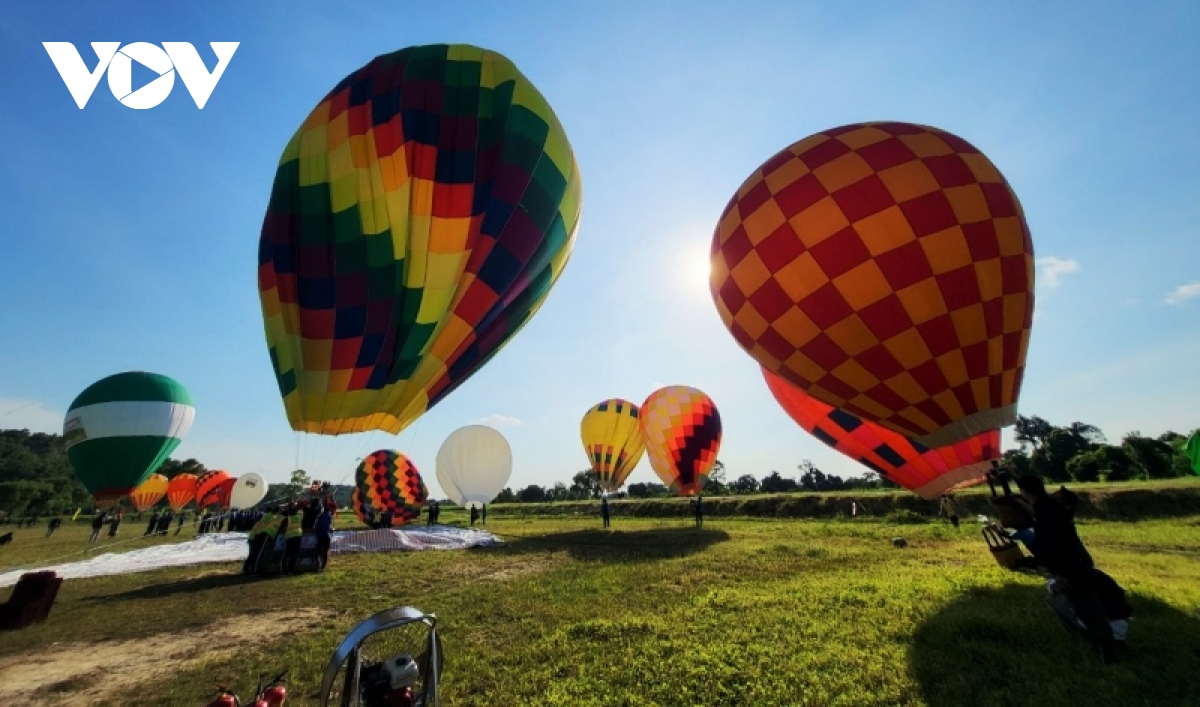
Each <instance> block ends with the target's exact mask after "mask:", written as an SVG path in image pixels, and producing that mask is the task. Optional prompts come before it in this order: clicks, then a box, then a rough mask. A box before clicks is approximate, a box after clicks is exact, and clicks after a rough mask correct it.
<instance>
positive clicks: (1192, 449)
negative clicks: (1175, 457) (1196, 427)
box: [1183, 431, 1200, 476]
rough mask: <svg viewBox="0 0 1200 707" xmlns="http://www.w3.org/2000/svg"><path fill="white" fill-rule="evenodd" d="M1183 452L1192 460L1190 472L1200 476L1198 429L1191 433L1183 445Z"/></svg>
mask: <svg viewBox="0 0 1200 707" xmlns="http://www.w3.org/2000/svg"><path fill="white" fill-rule="evenodd" d="M1183 453H1184V454H1186V455H1187V458H1188V460H1189V461H1191V462H1192V473H1194V474H1196V475H1197V476H1200V431H1196V432H1193V433H1192V436H1191V437H1188V440H1187V442H1186V443H1184V445H1183Z"/></svg>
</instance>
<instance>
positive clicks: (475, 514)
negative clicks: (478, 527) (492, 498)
mask: <svg viewBox="0 0 1200 707" xmlns="http://www.w3.org/2000/svg"><path fill="white" fill-rule="evenodd" d="M477 520H479V508H478V507H476V506H471V525H475V521H477Z"/></svg>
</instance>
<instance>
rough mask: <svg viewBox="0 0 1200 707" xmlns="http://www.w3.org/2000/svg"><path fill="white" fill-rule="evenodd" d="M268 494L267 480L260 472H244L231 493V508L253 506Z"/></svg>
mask: <svg viewBox="0 0 1200 707" xmlns="http://www.w3.org/2000/svg"><path fill="white" fill-rule="evenodd" d="M266 495H267V482H266V480H264V479H263V477H262V476H261V475H259V474H255V473H254V472H250V473H249V474H242V475H241V476H239V477H238V478H237V482H236V483H234V484H233V490H232V491H231V492H230V494H229V507H230V508H253V507H254V506H256V505H258V502H259V501H261V500H263V498H265V497H266Z"/></svg>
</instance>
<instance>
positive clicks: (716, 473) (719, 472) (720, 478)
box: [704, 459, 729, 496]
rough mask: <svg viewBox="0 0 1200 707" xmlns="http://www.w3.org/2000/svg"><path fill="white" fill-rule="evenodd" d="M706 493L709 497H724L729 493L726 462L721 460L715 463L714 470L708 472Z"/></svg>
mask: <svg viewBox="0 0 1200 707" xmlns="http://www.w3.org/2000/svg"><path fill="white" fill-rule="evenodd" d="M704 493H705V494H707V495H709V496H724V495H725V494H727V493H729V487H728V486H726V485H725V462H723V461H721V460H720V459H718V460H716V461H715V462H713V466H712V470H711V471H709V472H708V478H707V479H706V480H705V481H704Z"/></svg>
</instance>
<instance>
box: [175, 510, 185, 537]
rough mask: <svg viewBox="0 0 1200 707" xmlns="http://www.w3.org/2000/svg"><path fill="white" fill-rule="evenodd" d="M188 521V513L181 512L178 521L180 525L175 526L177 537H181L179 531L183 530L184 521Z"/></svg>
mask: <svg viewBox="0 0 1200 707" xmlns="http://www.w3.org/2000/svg"><path fill="white" fill-rule="evenodd" d="M186 519H187V512H185V511H180V512H179V518H178V519H177V520H178V521H179V523H178V524H177V525H176V526H175V534H176V535H179V531H181V530H183V521H184V520H186Z"/></svg>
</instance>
